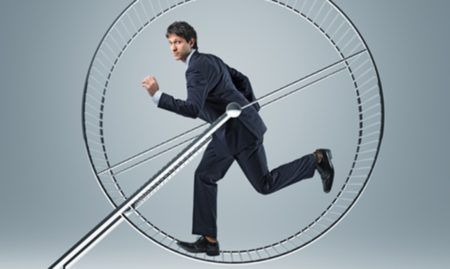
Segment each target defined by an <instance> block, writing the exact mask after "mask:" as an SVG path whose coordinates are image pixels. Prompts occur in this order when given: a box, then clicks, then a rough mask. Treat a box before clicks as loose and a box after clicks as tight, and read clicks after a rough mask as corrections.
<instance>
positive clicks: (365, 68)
mask: <svg viewBox="0 0 450 269" xmlns="http://www.w3.org/2000/svg"><path fill="white" fill-rule="evenodd" d="M202 1H203V0H197V1H195V2H199V3H201V2H202ZM261 1H262V0H261ZM264 1H266V2H269V3H271V4H273V6H274V8H282V9H286V10H288V11H289V12H292V14H295V15H297V16H298V17H299V19H301V20H304V21H306V22H307V23H309V24H310V25H311V27H313V28H314V29H316V30H317V31H319V32H320V33H321V35H322V36H323V38H324V39H326V40H327V41H328V42H329V44H330V45H331V46H332V47H333V48H334V50H335V52H336V53H337V55H338V56H339V60H338V61H336V62H330V64H329V65H327V66H324V67H323V68H321V69H319V70H317V71H315V72H313V73H311V74H307V75H305V76H304V77H302V78H301V79H300V80H298V81H296V85H300V86H298V87H297V88H296V90H299V89H302V88H305V87H308V86H309V85H311V84H313V83H316V82H317V81H320V80H322V79H325V78H326V77H328V76H332V75H333V74H335V73H338V72H346V73H347V74H348V75H349V76H350V78H351V80H352V84H353V89H352V90H353V96H354V99H355V103H356V110H357V111H356V113H355V114H356V117H357V121H358V129H357V130H355V132H357V140H356V141H355V145H356V146H355V152H354V154H353V156H354V158H353V160H352V165H351V168H350V170H349V171H348V173H347V176H346V179H345V180H344V183H343V184H342V185H341V186H339V187H338V188H340V190H339V192H338V193H337V195H336V197H335V198H334V199H333V200H332V202H331V203H330V204H329V205H328V207H327V208H326V209H325V210H324V211H323V212H320V213H319V214H318V215H317V218H315V219H314V220H313V221H312V222H310V223H309V224H308V225H306V226H305V227H303V228H301V229H300V230H299V231H298V232H296V233H295V234H292V235H290V236H288V237H286V238H285V239H283V240H280V241H277V242H273V243H272V244H268V245H264V246H261V247H257V248H252V249H238V250H222V251H221V254H220V255H219V256H217V257H209V256H206V255H204V254H192V253H187V252H185V251H183V250H182V249H180V248H179V247H178V246H177V244H176V242H177V241H178V240H177V238H175V237H174V236H172V235H170V234H168V233H167V232H165V231H164V230H163V229H162V228H161V227H157V226H156V225H154V224H152V222H151V221H150V220H149V219H148V218H146V217H145V216H144V215H143V214H142V213H141V212H140V211H139V210H138V209H136V210H133V213H132V214H130V215H128V216H127V217H126V220H127V221H128V222H129V223H130V224H131V225H132V226H133V227H134V228H135V229H137V230H138V231H139V232H140V233H141V234H142V235H144V236H146V237H147V238H149V239H150V240H152V241H153V242H155V243H156V244H157V245H159V246H161V247H163V248H165V249H168V250H170V251H173V252H175V253H177V254H181V255H183V256H186V257H190V258H193V259H197V260H203V261H208V262H214V263H227V264H232V263H233V264H235V263H254V262H261V261H265V260H269V259H273V258H277V257H281V256H284V255H287V254H289V253H292V252H294V251H296V250H299V249H301V248H302V247H304V246H306V245H308V244H309V243H311V242H313V241H314V240H316V239H317V238H319V237H320V236H322V235H323V234H325V233H326V232H327V231H329V230H330V229H331V228H332V227H333V226H334V225H336V224H337V223H338V222H339V221H340V220H341V219H342V218H343V217H344V216H345V215H346V214H347V213H348V212H349V210H350V209H351V208H352V206H353V205H354V204H355V202H356V201H357V200H358V198H359V197H360V195H361V193H362V192H363V190H364V189H365V187H366V184H367V182H368V180H369V177H370V175H371V173H372V171H373V169H374V166H375V163H376V160H377V157H378V152H379V149H380V145H381V141H382V137H383V124H384V105H383V95H382V88H381V83H380V79H379V75H378V71H377V68H376V65H375V62H374V59H373V57H372V54H371V53H370V51H369V49H368V47H367V45H366V43H365V41H364V39H363V38H362V36H361V34H360V33H359V32H358V30H357V29H356V27H355V26H354V24H353V23H352V22H351V21H350V20H349V18H348V17H347V16H346V15H345V14H344V13H343V12H342V11H341V10H340V9H339V8H338V7H337V6H336V5H335V4H334V3H333V2H332V1H326V0H296V1H277V0H264ZM192 2H193V1H192V0H184V1H181V0H157V1H151V0H136V1H134V2H133V3H131V4H130V5H129V6H128V7H127V8H126V9H125V10H124V11H123V12H122V13H121V14H120V15H119V16H118V17H117V19H116V20H115V21H114V22H113V23H112V25H111V26H110V27H109V29H108V31H107V32H106V34H105V35H104V36H103V38H102V40H101V42H100V44H99V45H98V47H97V50H96V52H95V54H94V56H93V58H92V61H91V64H90V67H89V71H88V74H87V77H86V83H85V89H84V96H83V107H82V109H83V111H82V118H83V132H84V139H85V144H86V148H87V152H88V155H89V160H90V162H91V164H92V168H93V171H94V173H95V176H96V178H97V180H98V182H99V184H100V186H101V187H102V189H103V191H104V193H105V194H106V196H107V197H108V199H109V200H110V202H111V203H112V204H113V206H115V207H117V206H118V205H120V204H121V203H123V202H124V201H125V200H126V199H127V196H126V194H125V192H124V191H123V189H122V186H121V185H120V184H119V182H118V180H117V179H116V176H117V175H118V174H119V173H122V172H123V171H124V169H123V168H122V167H123V164H130V163H132V164H131V165H130V166H128V168H126V169H131V168H132V167H134V166H136V165H138V164H140V163H141V162H142V160H141V161H138V162H136V160H137V158H138V157H139V156H142V154H144V153H145V154H148V153H151V152H155V151H156V152H157V153H156V154H154V155H152V156H151V157H149V158H147V159H146V160H148V159H151V158H157V157H158V156H160V155H161V154H162V153H164V152H167V151H169V150H173V149H176V148H177V147H179V146H181V145H184V144H186V143H187V142H188V141H190V140H192V137H191V138H188V139H185V137H186V136H188V135H190V134H193V132H194V131H195V130H198V129H199V128H201V127H202V126H204V125H200V126H197V127H196V128H193V129H190V130H188V131H186V132H183V133H181V134H179V135H177V136H175V137H172V138H170V139H167V140H165V141H163V142H161V143H159V144H157V145H155V146H154V147H152V148H150V149H147V150H145V151H142V152H140V153H138V154H136V155H134V156H131V157H129V158H127V159H126V160H123V161H122V162H121V163H120V164H113V163H112V162H111V160H110V158H109V153H108V146H107V144H106V143H105V139H107V138H105V132H104V128H105V124H104V115H105V107H106V106H107V105H106V100H107V98H108V96H107V93H108V90H109V85H110V81H111V79H112V78H113V76H114V71H115V69H116V68H117V66H118V65H119V59H120V58H121V57H122V56H123V55H124V53H126V51H127V49H128V48H129V47H130V45H131V44H132V43H133V41H134V40H136V38H137V37H138V36H139V35H140V34H141V33H142V32H143V31H144V30H145V29H147V28H149V27H152V25H153V24H154V23H155V21H157V19H158V18H161V17H163V16H165V15H166V14H168V13H169V12H171V11H172V10H175V9H177V8H179V7H182V6H184V5H188V4H190V3H192ZM284 89H285V87H282V88H280V89H279V90H280V91H281V90H284ZM273 93H279V92H278V90H277V91H274V92H273ZM288 94H289V93H288ZM286 95H287V94H286ZM269 97H271V95H270V96H269V95H268V96H264V97H263V98H260V99H258V100H260V101H263V100H265V99H267V98H269ZM281 97H283V96H281ZM281 97H279V98H281ZM275 100H276V99H272V100H271V101H267V102H265V103H262V108H264V106H266V105H268V104H272V103H274V102H275ZM182 139H185V140H182ZM170 143H176V144H174V145H173V146H170V147H168V148H166V149H165V150H160V151H159V152H158V150H159V149H160V148H161V147H162V146H167V145H168V144H170Z"/></svg>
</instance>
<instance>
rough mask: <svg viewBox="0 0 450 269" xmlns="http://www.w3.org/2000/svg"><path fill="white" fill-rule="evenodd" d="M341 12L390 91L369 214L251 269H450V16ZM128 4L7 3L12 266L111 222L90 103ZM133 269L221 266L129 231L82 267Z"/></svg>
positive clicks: (4, 92) (441, 7) (381, 5)
mask: <svg viewBox="0 0 450 269" xmlns="http://www.w3.org/2000/svg"><path fill="white" fill-rule="evenodd" d="M336 3H337V4H338V5H339V6H340V7H341V8H342V9H343V10H344V12H346V14H347V15H349V17H350V18H351V19H352V21H353V22H354V23H355V24H356V25H357V27H358V29H359V30H360V31H361V32H362V34H363V36H364V37H365V39H366V41H367V43H368V45H369V47H370V49H371V51H372V53H373V55H374V57H375V59H376V62H377V65H378V68H379V71H380V76H381V79H382V83H383V86H384V95H385V105H386V126H385V128H386V129H385V138H384V142H383V145H382V151H381V154H380V157H379V160H378V163H377V166H376V169H375V171H374V173H373V175H372V178H371V182H370V184H369V185H368V188H367V189H366V191H365V193H364V195H363V196H362V198H361V199H360V200H359V202H358V203H357V205H356V206H355V207H354V208H353V210H352V211H351V212H350V214H349V215H348V216H346V217H345V218H344V220H343V221H342V222H341V223H340V224H339V225H337V226H336V227H335V228H334V229H333V230H332V231H331V232H329V233H328V234H327V235H326V236H325V237H323V238H321V239H319V240H318V241H316V242H315V243H314V244H312V245H311V246H309V247H307V248H305V249H303V250H302V251H300V252H297V253H295V254H293V255H290V256H288V257H286V258H283V259H281V260H276V261H271V262H268V263H265V264H260V265H250V266H246V267H250V268H272V267H278V268H292V267H294V266H295V267H306V266H308V267H315V268H326V267H335V268H357V267H363V268H371V267H372V268H380V267H388V268H423V267H425V266H427V267H432V268H445V267H448V266H449V264H450V260H449V257H448V254H449V253H448V249H449V247H450V233H449V232H448V230H447V227H448V226H449V225H450V221H449V220H450V211H449V210H448V204H449V202H450V201H449V200H450V199H449V198H448V188H449V187H450V183H449V177H448V175H446V167H447V166H448V164H449V157H448V156H447V155H446V153H447V152H448V151H449V150H450V143H449V142H448V140H447V138H448V137H449V135H450V128H449V123H448V119H447V117H448V114H449V112H450V111H449V109H448V108H447V106H446V102H447V101H448V100H450V98H449V97H450V92H449V91H448V89H447V87H446V86H447V85H448V84H449V77H448V74H447V73H448V71H447V67H448V63H449V62H450V56H449V55H450V54H449V53H448V51H447V48H448V47H449V45H450V42H449V40H448V37H447V36H448V34H446V33H447V32H448V30H447V26H448V25H449V20H448V19H447V18H446V15H447V14H446V13H447V11H448V10H449V8H450V4H449V3H448V2H447V1H438V0H434V1H429V2H427V3H424V2H423V1H395V2H394V3H393V2H392V1H376V2H375V1H336ZM127 5H128V2H127V1H123V2H115V3H111V2H109V1H96V2H95V3H90V2H89V1H78V2H77V3H75V2H59V1H40V3H34V2H31V1H28V2H25V1H14V2H13V1H2V2H1V8H0V31H1V44H2V45H1V50H0V56H1V57H0V61H1V72H0V81H1V99H0V101H1V105H0V109H1V111H0V117H1V140H0V145H1V147H0V152H1V162H0V168H1V169H0V171H2V173H1V188H0V199H1V200H0V212H1V217H0V267H1V268H45V267H47V266H48V265H50V264H51V263H52V262H53V261H54V260H55V259H56V258H58V257H59V256H60V255H61V254H62V253H63V252H64V251H66V250H67V249H68V248H69V247H70V246H71V245H72V244H73V243H74V242H75V241H77V240H78V239H79V238H80V237H81V236H82V235H84V234H85V233H86V232H87V231H88V230H89V229H91V228H92V227H94V226H95V224H96V223H97V222H98V221H99V220H100V219H101V218H102V217H103V216H106V215H107V214H108V213H109V212H110V210H111V206H110V205H109V204H108V202H107V201H106V199H105V198H104V196H103V194H102V192H101V190H100V189H99V188H98V184H97V183H96V182H95V179H94V176H93V175H92V172H91V169H90V164H89V161H88V159H87V156H86V152H85V148H84V143H83V140H82V131H81V98H82V87H83V83H84V77H85V74H86V71H87V68H88V64H89V61H90V59H91V57H92V55H93V53H94V50H95V48H96V46H97V44H98V42H99V40H100V37H101V36H102V35H103V33H104V32H105V30H106V29H107V27H108V26H109V25H110V23H111V22H112V21H113V20H114V18H115V17H116V16H117V15H118V14H119V13H120V11H122V10H123V9H124V8H125V7H126V6H127ZM207 19H208V18H205V20H207ZM244 42H245V41H244ZM205 46H206V45H205ZM123 267H129V268H152V267H157V268H179V267H183V268H185V267H186V268H211V267H213V266H212V265H210V264H203V263H198V262H192V261H190V260H187V259H185V258H182V257H179V256H177V255H173V254H171V253H169V252H167V251H165V250H163V249H161V248H159V247H157V246H155V245H154V244H152V243H150V242H149V241H148V240H146V239H144V238H142V237H141V236H140V235H139V234H137V233H136V232H135V231H134V230H133V229H131V228H130V227H128V226H127V225H122V226H119V227H118V228H117V229H116V230H115V231H114V232H113V233H111V235H110V236H108V237H107V238H106V239H104V240H103V241H102V242H101V243H100V244H98V245H97V246H96V247H95V248H94V249H93V250H92V251H90V252H89V253H88V254H87V255H86V256H84V257H83V259H82V260H80V262H79V263H77V265H76V266H75V268H123Z"/></svg>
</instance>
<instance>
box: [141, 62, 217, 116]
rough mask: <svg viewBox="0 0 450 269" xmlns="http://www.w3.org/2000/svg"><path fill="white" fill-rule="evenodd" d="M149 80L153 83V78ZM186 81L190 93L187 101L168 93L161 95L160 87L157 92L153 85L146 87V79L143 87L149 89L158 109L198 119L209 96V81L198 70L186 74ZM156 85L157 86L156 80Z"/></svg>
mask: <svg viewBox="0 0 450 269" xmlns="http://www.w3.org/2000/svg"><path fill="white" fill-rule="evenodd" d="M149 78H150V82H151V77H149ZM153 79H154V78H153ZM186 79H187V93H188V95H187V99H186V100H181V99H176V98H174V97H173V96H172V95H170V94H167V93H159V92H158V89H159V87H157V88H156V90H155V87H154V86H153V85H152V84H151V83H149V84H145V85H144V81H145V79H144V81H143V87H144V88H146V89H147V91H148V92H149V94H150V95H151V96H152V98H153V100H154V101H155V102H157V105H158V107H160V108H163V109H166V110H169V111H171V112H175V113H177V114H180V115H182V116H185V117H190V118H197V117H198V114H199V113H200V111H201V109H202V108H203V105H204V103H205V100H206V97H207V94H208V89H207V81H206V79H204V78H203V76H202V74H201V73H200V71H198V70H189V71H188V72H187V73H186ZM155 83H156V85H157V82H156V80H155ZM158 95H159V96H158ZM155 99H156V100H155Z"/></svg>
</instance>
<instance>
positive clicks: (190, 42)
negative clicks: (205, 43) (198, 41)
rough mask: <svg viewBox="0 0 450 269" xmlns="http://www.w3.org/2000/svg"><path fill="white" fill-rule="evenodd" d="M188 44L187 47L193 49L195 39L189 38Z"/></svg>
mask: <svg viewBox="0 0 450 269" xmlns="http://www.w3.org/2000/svg"><path fill="white" fill-rule="evenodd" d="M188 44H189V46H191V48H193V47H194V44H195V38H191V40H189V42H188Z"/></svg>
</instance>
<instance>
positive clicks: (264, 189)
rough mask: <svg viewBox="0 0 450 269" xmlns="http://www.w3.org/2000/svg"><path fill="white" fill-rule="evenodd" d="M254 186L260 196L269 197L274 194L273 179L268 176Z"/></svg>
mask: <svg viewBox="0 0 450 269" xmlns="http://www.w3.org/2000/svg"><path fill="white" fill-rule="evenodd" d="M252 185H253V187H254V188H255V190H256V191H257V192H258V193H259V194H262V195H268V194H271V193H272V184H271V178H270V177H268V176H264V177H262V178H260V179H259V180H257V181H256V182H254V183H253V184H252Z"/></svg>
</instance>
